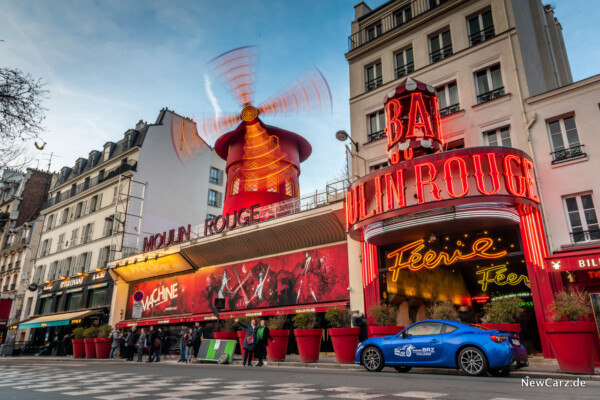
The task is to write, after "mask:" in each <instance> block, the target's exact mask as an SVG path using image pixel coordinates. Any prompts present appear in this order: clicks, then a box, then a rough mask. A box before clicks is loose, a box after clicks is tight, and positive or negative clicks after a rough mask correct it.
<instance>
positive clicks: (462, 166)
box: [345, 148, 540, 232]
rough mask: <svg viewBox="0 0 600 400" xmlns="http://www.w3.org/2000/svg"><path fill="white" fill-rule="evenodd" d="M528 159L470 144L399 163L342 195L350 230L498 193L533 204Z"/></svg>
mask: <svg viewBox="0 0 600 400" xmlns="http://www.w3.org/2000/svg"><path fill="white" fill-rule="evenodd" d="M534 179H535V177H534V173H533V162H532V161H531V159H530V158H529V157H528V156H527V155H526V154H525V153H523V152H521V151H519V150H516V149H509V148H469V149H458V150H453V151H451V152H446V153H438V154H432V155H428V156H423V157H419V158H416V159H412V160H410V161H404V162H401V163H398V164H396V165H393V166H390V167H388V168H384V169H381V170H378V171H376V172H373V173H372V174H370V175H367V176H365V177H364V178H362V179H359V180H358V181H356V182H354V183H353V184H352V185H351V186H350V188H349V191H348V195H347V196H346V202H345V209H346V222H347V227H348V230H349V231H351V232H352V231H354V230H356V229H357V228H358V227H360V226H364V225H365V224H368V223H373V222H376V221H380V220H383V219H387V218H390V217H392V216H395V215H403V214H406V213H409V212H411V211H412V212H414V208H412V207H417V209H418V210H426V209H430V208H439V207H443V206H444V203H449V204H454V203H452V201H454V200H458V203H460V204H466V203H469V202H481V201H482V197H485V196H496V197H499V196H503V197H505V198H506V201H507V202H510V203H514V202H517V203H523V202H525V203H527V204H530V205H536V204H537V203H539V201H540V200H539V198H538V196H537V194H536V191H535V190H536V189H535V185H534Z"/></svg>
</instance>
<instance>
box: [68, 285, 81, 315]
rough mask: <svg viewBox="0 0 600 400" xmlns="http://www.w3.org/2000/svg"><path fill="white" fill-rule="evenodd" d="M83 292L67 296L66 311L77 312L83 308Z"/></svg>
mask: <svg viewBox="0 0 600 400" xmlns="http://www.w3.org/2000/svg"><path fill="white" fill-rule="evenodd" d="M82 298H83V291H82V290H80V291H79V292H75V293H69V294H67V309H66V310H65V311H71V310H77V309H79V308H81V299H82Z"/></svg>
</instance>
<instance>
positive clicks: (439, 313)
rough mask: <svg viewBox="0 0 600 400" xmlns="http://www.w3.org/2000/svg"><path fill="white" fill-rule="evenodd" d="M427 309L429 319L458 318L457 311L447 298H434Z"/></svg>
mask: <svg viewBox="0 0 600 400" xmlns="http://www.w3.org/2000/svg"><path fill="white" fill-rule="evenodd" d="M429 311H430V316H431V319H447V320H450V321H456V320H457V319H458V312H457V311H456V308H454V304H452V303H451V302H449V301H447V300H436V301H435V303H433V306H431V309H430V310H429Z"/></svg>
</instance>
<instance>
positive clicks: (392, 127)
mask: <svg viewBox="0 0 600 400" xmlns="http://www.w3.org/2000/svg"><path fill="white" fill-rule="evenodd" d="M401 112H402V105H401V104H400V101H399V100H398V99H392V100H389V101H388V102H387V103H386V104H385V130H386V134H387V139H388V144H387V148H386V149H387V151H390V149H391V148H392V147H393V146H394V145H395V144H396V143H398V142H399V141H400V139H401V138H402V131H403V130H404V124H403V123H402V121H400V113H401Z"/></svg>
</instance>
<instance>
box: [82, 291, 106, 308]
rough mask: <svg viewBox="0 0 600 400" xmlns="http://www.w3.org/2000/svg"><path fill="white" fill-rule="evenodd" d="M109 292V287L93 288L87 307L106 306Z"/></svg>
mask: <svg viewBox="0 0 600 400" xmlns="http://www.w3.org/2000/svg"><path fill="white" fill-rule="evenodd" d="M107 293H108V288H107V287H103V288H98V289H94V290H92V291H91V293H89V294H88V304H87V307H88V308H96V307H102V306H105V305H106V296H107Z"/></svg>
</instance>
